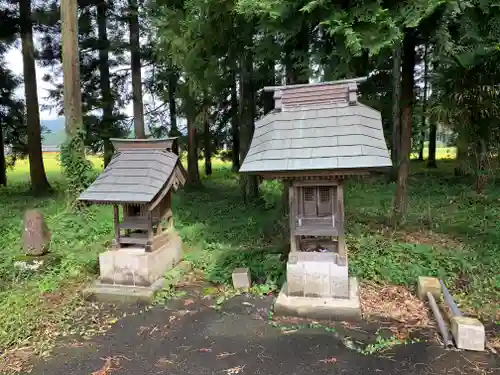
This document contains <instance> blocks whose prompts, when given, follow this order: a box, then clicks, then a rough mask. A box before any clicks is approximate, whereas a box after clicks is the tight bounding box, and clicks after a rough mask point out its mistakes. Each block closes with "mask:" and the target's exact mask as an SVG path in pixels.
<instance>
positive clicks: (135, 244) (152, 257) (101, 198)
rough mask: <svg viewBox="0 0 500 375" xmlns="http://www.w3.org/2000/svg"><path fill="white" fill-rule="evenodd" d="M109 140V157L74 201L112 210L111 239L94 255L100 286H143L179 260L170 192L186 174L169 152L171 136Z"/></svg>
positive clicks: (176, 187)
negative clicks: (102, 169) (104, 165)
mask: <svg viewBox="0 0 500 375" xmlns="http://www.w3.org/2000/svg"><path fill="white" fill-rule="evenodd" d="M112 142H113V146H114V147H115V150H116V153H115V155H114V157H113V158H112V160H111V162H110V163H109V164H108V166H106V168H105V169H104V171H103V172H102V174H101V175H100V176H99V177H98V178H97V179H96V180H95V181H94V183H92V185H90V187H89V188H88V189H87V190H85V191H84V192H83V193H82V194H81V195H80V197H79V200H80V201H85V202H90V203H94V204H107V205H112V206H113V212H114V229H115V231H114V239H113V242H112V246H111V248H110V249H109V250H108V251H106V252H104V253H102V254H101V255H100V256H99V264H100V282H101V283H104V284H113V285H122V286H134V287H135V286H143V287H149V286H151V285H153V284H155V282H157V281H158V280H159V279H161V278H162V277H163V275H164V273H165V272H166V271H167V270H168V269H170V268H172V267H173V266H175V264H176V263H178V262H179V260H180V257H181V242H180V238H179V236H178V235H177V234H176V233H175V230H174V223H173V215H172V192H173V191H175V190H177V189H178V188H179V187H181V186H182V185H184V183H185V181H186V171H185V170H184V168H183V166H182V164H181V162H180V159H179V156H178V155H176V154H175V153H174V152H172V149H173V148H174V147H175V142H176V139H175V138H170V139H152V140H150V139H112Z"/></svg>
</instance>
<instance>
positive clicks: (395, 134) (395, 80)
mask: <svg viewBox="0 0 500 375" xmlns="http://www.w3.org/2000/svg"><path fill="white" fill-rule="evenodd" d="M400 148H401V42H400V41H399V40H398V41H396V42H395V43H394V48H393V50H392V150H391V159H392V176H391V177H392V180H393V181H396V179H397V176H398V168H399V161H400V160H399V154H400V152H399V150H400Z"/></svg>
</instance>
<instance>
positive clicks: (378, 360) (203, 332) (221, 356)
mask: <svg viewBox="0 0 500 375" xmlns="http://www.w3.org/2000/svg"><path fill="white" fill-rule="evenodd" d="M193 293H194V291H191V295H187V296H185V297H183V299H181V300H177V301H170V302H169V303H168V307H165V306H156V307H153V308H152V309H150V310H149V311H145V312H143V313H142V314H138V315H135V316H127V317H126V318H123V319H121V320H119V321H118V322H117V323H116V324H115V325H114V326H113V328H112V329H111V330H110V331H109V332H108V333H107V334H106V335H104V336H100V337H94V338H93V339H92V340H88V341H85V342H83V343H80V344H76V345H75V344H72V345H67V346H62V347H61V348H59V349H57V350H56V352H55V353H54V355H53V356H52V358H50V359H49V360H48V361H46V362H44V363H38V364H36V365H35V368H34V369H33V371H32V374H45V375H68V374H71V375H90V374H93V375H109V374H116V375H152V374H169V375H209V374H210V375H212V374H221V375H224V374H228V375H232V374H247V375H256V374H262V375H280V374H283V375H285V374H286V375H294V374H297V375H305V374H314V375H322V374H325V375H326V374H328V375H336V374H344V375H358V374H359V375H366V374H381V375H389V374H404V375H413V374H415V375H416V374H428V375H435V374H447V375H449V374H468V375H473V374H487V373H494V370H491V369H493V368H494V367H499V365H498V363H497V364H495V362H498V357H494V356H492V355H488V354H484V353H470V352H468V353H464V352H459V351H451V350H450V351H445V350H443V349H442V348H440V347H438V346H437V345H436V344H432V343H423V342H419V343H415V344H409V345H399V346H396V347H393V348H392V349H389V350H387V351H385V352H384V353H383V355H382V354H381V353H378V354H376V355H364V354H361V353H360V352H359V351H358V350H353V349H349V348H347V347H346V345H345V342H346V341H345V338H346V337H347V336H348V337H350V339H349V341H350V342H354V343H356V342H357V341H358V342H366V340H371V341H372V342H373V341H374V336H373V332H374V329H373V327H371V326H369V325H366V327H362V328H363V329H361V328H359V327H357V328H354V329H345V328H342V325H340V324H339V325H338V327H337V330H336V331H334V332H332V330H330V329H326V328H325V327H324V326H323V327H316V328H310V327H309V328H301V327H290V326H288V325H286V324H285V323H279V324H278V326H276V324H275V325H272V324H270V322H269V319H268V314H269V309H270V306H271V303H272V300H271V299H270V298H263V299H261V298H255V297H250V296H239V297H235V298H233V299H231V300H229V301H227V302H226V303H225V304H223V306H222V308H221V309H220V310H217V309H214V308H213V307H211V306H210V305H211V304H213V303H214V302H213V300H209V299H203V298H202V297H201V296H200V295H199V293H198V294H193ZM296 328H298V329H296ZM432 334H433V333H432ZM359 345H361V344H359ZM348 346H349V345H348ZM106 358H107V360H106ZM483 368H484V369H488V368H489V369H490V370H484V372H479V371H480V370H481V369H483ZM481 371H482V370H481ZM497 373H498V372H497Z"/></svg>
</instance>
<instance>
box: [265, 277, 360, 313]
mask: <svg viewBox="0 0 500 375" xmlns="http://www.w3.org/2000/svg"><path fill="white" fill-rule="evenodd" d="M348 284H349V286H348V288H349V295H348V298H331V297H327V298H317V297H314V298H313V297H302V296H291V295H290V294H289V293H288V289H289V288H288V285H287V283H285V284H284V285H283V288H282V289H281V292H280V293H279V295H278V298H277V299H276V302H275V303H274V314H275V315H276V316H296V317H303V318H308V319H316V320H359V319H361V303H360V300H359V286H358V281H357V279H356V278H355V277H353V278H351V279H350V280H349V282H348Z"/></svg>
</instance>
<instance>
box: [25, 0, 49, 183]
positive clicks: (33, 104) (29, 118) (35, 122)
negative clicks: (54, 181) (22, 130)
mask: <svg viewBox="0 0 500 375" xmlns="http://www.w3.org/2000/svg"><path fill="white" fill-rule="evenodd" d="M19 16H20V21H21V22H20V23H21V24H20V26H21V27H20V29H21V44H22V55H23V73H24V94H25V98H26V122H27V125H28V155H29V160H30V163H29V164H30V178H31V187H32V189H33V191H34V192H36V193H44V192H46V191H48V190H50V185H49V182H48V180H47V175H46V174H45V167H44V165H43V158H42V136H41V126H40V112H39V105H38V94H37V83H36V70H35V46H34V44H33V25H32V14H31V0H20V1H19Z"/></svg>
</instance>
